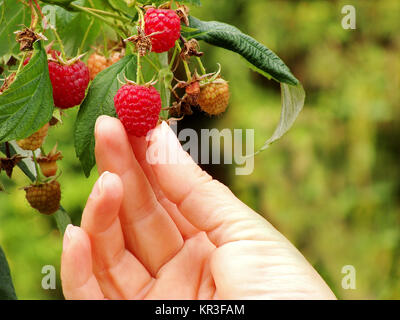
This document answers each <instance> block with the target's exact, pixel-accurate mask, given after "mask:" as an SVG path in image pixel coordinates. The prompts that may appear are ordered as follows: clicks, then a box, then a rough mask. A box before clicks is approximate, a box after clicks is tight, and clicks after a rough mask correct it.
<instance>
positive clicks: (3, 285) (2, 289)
mask: <svg viewBox="0 0 400 320" xmlns="http://www.w3.org/2000/svg"><path fill="white" fill-rule="evenodd" d="M0 300H17V295H16V294H15V289H14V285H13V283H12V278H11V274H10V268H9V266H8V262H7V259H6V255H5V254H4V251H3V249H2V248H1V246H0Z"/></svg>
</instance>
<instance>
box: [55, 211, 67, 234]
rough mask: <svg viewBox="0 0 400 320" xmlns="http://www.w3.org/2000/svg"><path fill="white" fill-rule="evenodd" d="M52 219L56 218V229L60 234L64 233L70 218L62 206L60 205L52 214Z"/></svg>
mask: <svg viewBox="0 0 400 320" xmlns="http://www.w3.org/2000/svg"><path fill="white" fill-rule="evenodd" d="M53 216H54V219H56V224H57V228H58V230H60V232H61V235H64V232H65V229H66V228H67V226H68V225H69V224H70V223H71V218H70V217H69V215H68V213H67V212H66V211H65V210H64V208H63V207H60V209H58V211H57V212H56V213H54V214H53Z"/></svg>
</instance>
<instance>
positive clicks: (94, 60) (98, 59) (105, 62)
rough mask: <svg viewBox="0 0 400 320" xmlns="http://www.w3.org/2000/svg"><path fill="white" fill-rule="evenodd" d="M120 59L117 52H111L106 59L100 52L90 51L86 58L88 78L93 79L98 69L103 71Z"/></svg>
mask: <svg viewBox="0 0 400 320" xmlns="http://www.w3.org/2000/svg"><path fill="white" fill-rule="evenodd" d="M120 59H121V56H120V53H119V52H113V53H112V54H111V57H110V58H108V59H107V58H106V57H105V56H102V55H100V54H97V53H92V54H91V56H90V57H89V59H88V68H89V73H90V79H91V80H93V79H94V78H95V77H96V76H97V74H98V73H99V72H100V71H103V70H104V69H105V68H108V67H109V66H111V65H112V64H114V63H115V62H117V61H119V60H120Z"/></svg>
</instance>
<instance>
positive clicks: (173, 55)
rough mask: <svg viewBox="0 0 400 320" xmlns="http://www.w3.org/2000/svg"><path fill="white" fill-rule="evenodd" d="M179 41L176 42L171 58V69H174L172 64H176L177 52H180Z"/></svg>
mask: <svg viewBox="0 0 400 320" xmlns="http://www.w3.org/2000/svg"><path fill="white" fill-rule="evenodd" d="M177 43H178V41H176V42H175V48H174V53H173V54H172V58H171V61H170V63H169V69H170V70H171V69H172V66H173V65H174V61H175V57H176V54H177V52H178V47H177Z"/></svg>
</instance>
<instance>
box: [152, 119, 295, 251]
mask: <svg viewBox="0 0 400 320" xmlns="http://www.w3.org/2000/svg"><path fill="white" fill-rule="evenodd" d="M146 157H147V161H148V162H149V163H151V165H152V168H153V171H154V174H155V176H156V178H157V180H158V183H159V186H160V188H161V189H162V191H163V193H164V194H165V196H166V197H167V198H168V199H169V200H170V201H172V202H173V203H175V204H176V205H177V206H178V208H179V210H180V212H181V214H182V215H183V216H184V217H185V218H186V219H187V220H188V221H189V222H190V223H191V224H193V225H194V226H195V227H196V228H198V229H200V230H202V231H205V232H206V233H207V234H208V237H209V239H210V240H211V241H212V242H213V243H214V244H215V245H216V246H221V245H223V244H224V243H227V242H231V241H237V240H274V241H279V240H282V241H285V242H286V241H287V240H286V239H285V238H284V237H283V236H282V235H281V234H280V233H279V232H278V231H276V230H275V228H274V227H272V225H271V224H269V223H268V222H267V221H266V220H265V219H264V218H262V217H261V216H260V215H258V214H257V213H256V212H254V211H253V210H251V209H250V208H249V207H247V206H246V205H245V204H244V203H243V202H241V201H240V200H239V199H237V198H236V197H235V196H234V195H233V194H232V192H231V191H230V190H229V189H228V188H227V187H226V186H225V185H223V184H222V183H220V182H218V181H217V180H214V179H212V177H211V176H210V175H208V174H207V173H206V172H205V171H203V170H202V169H201V168H200V167H199V166H198V165H197V164H196V163H195V162H194V161H193V159H192V158H191V157H190V155H189V154H188V153H187V152H185V151H184V150H183V148H182V146H181V145H180V143H179V141H178V139H177V137H176V135H175V133H174V132H173V131H172V130H171V128H170V127H169V126H168V125H167V123H166V122H162V123H161V125H160V126H158V127H157V128H156V129H155V130H154V131H153V133H152V135H151V137H150V144H149V147H148V149H147V155H146Z"/></svg>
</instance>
